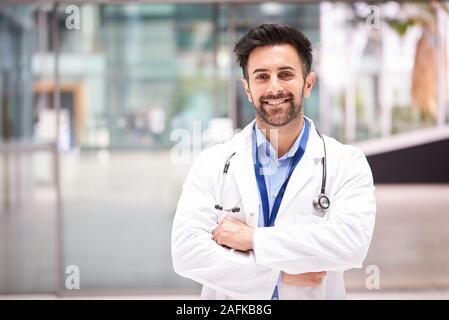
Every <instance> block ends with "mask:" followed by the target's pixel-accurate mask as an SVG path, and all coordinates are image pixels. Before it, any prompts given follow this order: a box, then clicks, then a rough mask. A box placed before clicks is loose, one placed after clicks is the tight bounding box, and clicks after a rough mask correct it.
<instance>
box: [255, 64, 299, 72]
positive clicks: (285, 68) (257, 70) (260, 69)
mask: <svg viewBox="0 0 449 320" xmlns="http://www.w3.org/2000/svg"><path fill="white" fill-rule="evenodd" d="M278 70H279V71H282V70H292V71H295V69H294V68H293V67H289V66H285V67H280V68H278ZM265 71H268V69H262V68H257V69H256V70H254V71H253V74H255V73H257V72H265Z"/></svg>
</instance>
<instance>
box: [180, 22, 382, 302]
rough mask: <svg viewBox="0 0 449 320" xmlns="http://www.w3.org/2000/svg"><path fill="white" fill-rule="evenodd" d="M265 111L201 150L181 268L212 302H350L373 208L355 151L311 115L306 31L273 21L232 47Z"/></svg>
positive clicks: (185, 209) (183, 222) (191, 180)
mask: <svg viewBox="0 0 449 320" xmlns="http://www.w3.org/2000/svg"><path fill="white" fill-rule="evenodd" d="M234 52H235V53H236V55H237V61H238V62H239V64H240V66H241V68H242V71H243V78H242V83H243V87H244V89H245V92H246V95H247V97H248V100H249V101H250V102H251V104H252V105H253V106H254V109H255V113H256V119H255V121H253V122H251V123H250V124H249V125H248V126H246V127H245V128H244V129H243V130H242V131H241V132H240V133H238V134H236V135H235V136H234V137H233V138H232V139H231V140H230V141H228V142H226V143H224V144H219V145H215V146H213V147H210V148H208V149H206V150H205V151H204V152H202V153H201V154H200V155H199V157H198V158H197V159H196V161H195V163H194V164H193V166H192V168H191V170H190V172H189V175H188V177H187V180H186V182H185V184H184V186H183V191H182V194H181V197H180V199H179V202H178V206H177V211H176V215H175V218H174V222H173V230H172V258H173V267H174V270H175V272H177V273H178V274H180V275H182V276H184V277H187V278H190V279H192V280H194V281H197V282H199V283H201V284H202V285H203V290H202V294H201V297H202V298H203V299H342V298H344V297H345V285H344V279H343V273H344V271H345V270H348V269H351V268H361V267H362V263H363V260H364V259H365V257H366V255H367V252H368V248H369V245H370V242H371V237H372V234H373V229H374V222H375V212H376V205H375V199H374V186H373V179H372V174H371V170H370V167H369V165H368V163H367V161H366V158H365V156H364V154H363V153H362V152H361V151H360V150H359V149H357V148H355V147H352V146H349V145H343V144H341V143H339V142H337V141H336V140H335V139H333V138H330V137H326V136H322V135H321V134H320V133H319V132H318V130H316V128H315V126H314V124H313V122H312V120H310V119H308V118H307V117H304V114H303V100H304V97H308V96H309V95H310V92H311V91H312V88H313V85H314V83H315V79H316V76H315V73H314V72H312V71H311V64H312V48H311V44H310V42H309V40H308V39H307V38H306V37H305V36H304V35H303V34H302V33H300V32H299V31H297V30H295V29H293V28H291V27H289V26H285V25H278V24H264V25H261V26H258V27H256V28H254V29H251V30H250V31H249V32H248V33H247V34H246V35H245V36H244V37H243V38H242V39H241V40H240V41H239V42H238V43H237V45H236V46H235V50H234Z"/></svg>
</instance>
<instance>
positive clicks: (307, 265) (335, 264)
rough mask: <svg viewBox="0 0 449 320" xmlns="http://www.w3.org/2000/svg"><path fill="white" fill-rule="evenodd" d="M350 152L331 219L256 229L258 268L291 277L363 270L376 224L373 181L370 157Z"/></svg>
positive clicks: (350, 149)
mask: <svg viewBox="0 0 449 320" xmlns="http://www.w3.org/2000/svg"><path fill="white" fill-rule="evenodd" d="M345 148H347V149H348V150H346V152H345V155H346V154H347V156H343V157H342V159H341V162H340V166H339V168H338V170H339V172H338V174H337V176H338V179H339V180H340V181H335V183H337V189H336V191H335V194H334V196H333V197H332V199H331V209H330V210H331V211H330V213H328V214H330V217H329V219H328V220H326V219H321V218H320V219H318V220H319V221H318V222H315V223H304V222H296V223H295V224H293V225H291V226H274V227H271V228H257V229H256V230H255V234H254V242H255V243H256V244H257V250H256V251H255V254H256V262H257V263H258V264H261V265H264V266H267V267H270V268H279V269H281V270H282V271H285V272H287V273H291V274H298V273H304V272H317V271H344V270H348V269H351V268H361V267H362V263H363V260H364V259H365V257H366V255H367V252H368V248H369V245H370V242H371V238H372V234H373V231H374V223H375V214H376V204H375V198H374V186H373V178H372V174H371V169H370V167H369V165H368V162H367V160H366V157H365V155H364V154H363V153H362V152H361V151H360V150H358V149H356V148H354V147H351V146H345ZM336 180H337V178H336Z"/></svg>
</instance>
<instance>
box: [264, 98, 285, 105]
mask: <svg viewBox="0 0 449 320" xmlns="http://www.w3.org/2000/svg"><path fill="white" fill-rule="evenodd" d="M287 100H288V99H277V100H266V101H265V102H266V103H268V104H271V105H274V106H275V105H278V104H281V103H284V102H286V101H287Z"/></svg>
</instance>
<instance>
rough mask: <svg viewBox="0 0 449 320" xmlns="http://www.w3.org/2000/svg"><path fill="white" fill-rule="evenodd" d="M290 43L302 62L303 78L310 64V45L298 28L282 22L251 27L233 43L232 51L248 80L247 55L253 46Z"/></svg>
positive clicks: (308, 70)
mask: <svg viewBox="0 0 449 320" xmlns="http://www.w3.org/2000/svg"><path fill="white" fill-rule="evenodd" d="M282 44H290V45H292V46H293V47H295V49H296V51H297V52H298V55H299V57H300V60H301V62H302V67H303V68H302V72H303V76H304V78H305V77H306V76H307V74H308V73H309V72H310V69H311V66H312V45H311V44H310V41H309V39H307V38H306V37H305V36H304V35H303V34H302V33H301V32H299V31H298V30H296V29H294V28H292V27H290V26H287V25H283V24H262V25H260V26H258V27H256V28H253V29H251V30H249V31H248V33H247V34H246V35H244V36H243V37H242V38H241V39H240V40H239V42H237V44H236V45H235V48H234V52H235V54H236V55H237V63H238V64H239V65H240V67H241V68H242V71H243V75H244V77H245V78H246V79H247V80H248V71H247V69H246V67H247V64H248V57H249V55H250V53H251V51H253V50H254V49H255V48H257V47H263V46H275V45H282Z"/></svg>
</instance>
